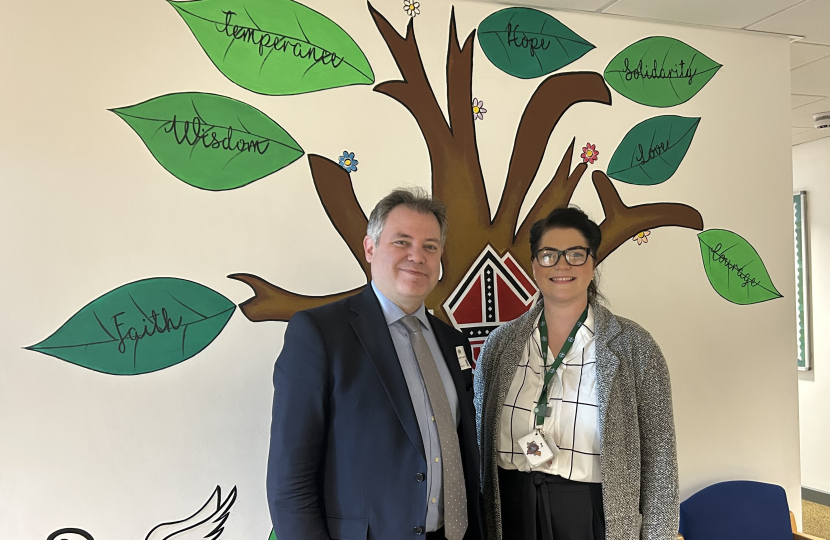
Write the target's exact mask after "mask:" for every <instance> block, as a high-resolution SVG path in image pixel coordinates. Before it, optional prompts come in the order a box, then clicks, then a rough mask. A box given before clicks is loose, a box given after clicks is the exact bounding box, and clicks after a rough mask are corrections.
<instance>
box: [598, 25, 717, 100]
mask: <svg viewBox="0 0 830 540" xmlns="http://www.w3.org/2000/svg"><path fill="white" fill-rule="evenodd" d="M720 68H721V64H718V63H717V62H715V61H714V60H712V59H711V58H709V57H708V56H706V55H705V54H703V53H702V52H700V51H698V50H697V49H695V48H693V47H690V46H688V45H686V44H685V43H683V42H682V41H679V40H676V39H674V38H670V37H665V36H654V37H648V38H645V39H642V40H640V41H638V42H636V43H633V44H631V45H629V46H628V47H626V48H625V49H623V51H622V52H620V53H619V54H618V55H617V56H615V57H614V58H613V59H612V60H611V62H609V64H608V67H606V68H605V80H606V81H608V84H609V85H611V88H613V89H614V90H616V91H617V92H619V93H620V94H622V95H624V96H625V97H627V98H628V99H630V100H631V101H636V102H637V103H641V104H643V105H648V106H650V107H673V106H675V105H679V104H681V103H685V102H686V101H688V100H690V99H692V98H693V97H694V96H695V94H697V93H698V92H699V91H700V89H701V88H703V87H704V86H706V83H708V82H709V80H710V79H711V78H712V77H714V76H715V73H717V72H718V70H719V69H720Z"/></svg>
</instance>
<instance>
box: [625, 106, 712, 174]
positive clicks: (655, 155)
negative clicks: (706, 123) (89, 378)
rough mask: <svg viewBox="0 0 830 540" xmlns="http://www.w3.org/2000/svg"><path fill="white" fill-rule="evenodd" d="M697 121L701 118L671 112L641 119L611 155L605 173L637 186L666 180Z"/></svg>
mask: <svg viewBox="0 0 830 540" xmlns="http://www.w3.org/2000/svg"><path fill="white" fill-rule="evenodd" d="M699 123H700V118H686V117H683V116H672V115H666V116H656V117H654V118H649V119H648V120H645V121H643V122H640V123H639V124H637V125H636V126H634V127H633V128H631V131H629V132H628V133H627V134H626V136H625V137H623V140H622V142H621V143H620V145H619V146H618V147H617V149H616V150H615V151H614V155H613V156H611V161H610V162H609V163H608V176H610V177H611V178H614V179H616V180H620V181H621V182H625V183H627V184H635V185H638V186H653V185H655V184H661V183H663V182H665V181H666V180H668V179H669V178H671V177H672V175H673V174H674V173H675V171H677V168H678V167H680V163H681V162H682V161H683V158H684V157H685V156H686V151H687V150H688V149H689V145H690V144H692V139H693V138H694V136H695V131H696V130H697V126H698V124H699Z"/></svg>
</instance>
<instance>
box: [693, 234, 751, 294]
mask: <svg viewBox="0 0 830 540" xmlns="http://www.w3.org/2000/svg"><path fill="white" fill-rule="evenodd" d="M706 247H708V248H709V252H710V253H711V254H712V260H713V261H715V262H717V263H721V264H723V265H724V266H725V267H726V268H727V270H729V271H730V272H735V273H737V275H738V277H739V278H740V279H741V280H742V281H743V283H741V287H746V286H747V285H750V286H752V287H757V286H758V285H760V284H761V283H760V282H759V281H758V280H757V279H755V278H754V277H752V276H750V275H749V273H748V272H744V268H746V267H747V265H748V264H749V263H746V264H745V265H743V266H738V265H737V264H735V263H733V262H732V261H730V260H729V258H728V257H727V256H726V250H725V249H723V244H721V243H720V242H718V245H716V246H715V247H710V246H706ZM727 249H728V248H727Z"/></svg>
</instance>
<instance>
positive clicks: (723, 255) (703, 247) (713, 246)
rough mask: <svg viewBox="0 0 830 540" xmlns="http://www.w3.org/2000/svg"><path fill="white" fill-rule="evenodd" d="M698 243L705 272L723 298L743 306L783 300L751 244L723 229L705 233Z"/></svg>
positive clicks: (699, 235)
mask: <svg viewBox="0 0 830 540" xmlns="http://www.w3.org/2000/svg"><path fill="white" fill-rule="evenodd" d="M697 239H698V241H699V242H700V254H701V256H702V257H703V269H704V270H705V271H706V276H707V277H708V278H709V283H711V284H712V287H713V288H714V289H715V291H716V292H717V293H718V294H719V295H721V296H722V297H724V298H726V299H727V300H729V301H730V302H734V303H735V304H741V305H745V304H757V303H758V302H765V301H767V300H774V299H776V298H781V297H782V296H781V294H780V293H779V292H778V290H777V289H776V288H775V285H773V284H772V280H771V279H770V277H769V274H768V273H767V269H766V267H765V266H764V262H763V261H762V260H761V257H760V256H759V255H758V252H756V251H755V248H753V247H752V246H751V245H750V244H749V242H747V241H746V240H744V239H743V238H741V237H740V236H738V235H737V234H735V233H733V232H731V231H725V230H723V229H710V230H708V231H703V232H702V233H700V234H698V235H697Z"/></svg>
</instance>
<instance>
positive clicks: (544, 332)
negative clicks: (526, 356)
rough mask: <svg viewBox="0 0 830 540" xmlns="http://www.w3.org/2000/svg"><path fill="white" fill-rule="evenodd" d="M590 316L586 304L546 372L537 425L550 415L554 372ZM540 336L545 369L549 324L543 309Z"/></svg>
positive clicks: (534, 410) (537, 410) (537, 413)
mask: <svg viewBox="0 0 830 540" xmlns="http://www.w3.org/2000/svg"><path fill="white" fill-rule="evenodd" d="M587 318H588V306H585V311H583V312H582V315H580V316H579V320H578V321H576V324H575V325H574V327H573V330H571V333H570V334H569V335H568V339H566V340H565V343H563V344H562V348H561V349H559V354H557V355H556V359H555V360H554V361H553V364H551V366H550V369H548V370H547V372H546V373H545V382H544V384H543V385H542V393H541V394H540V395H539V401H538V402H537V403H536V407H535V408H534V409H533V412H534V413H536V425H537V426H541V425H544V423H545V417H546V416H550V414H551V409H550V407H548V383H550V380H551V379H553V374H554V373H556V370H557V369H559V366H560V365H561V364H562V360H564V359H565V355H566V354H568V351H570V350H571V345H573V344H574V338H575V337H576V333H577V332H579V329H580V328H581V327H582V323H584V322H585V319H587ZM539 336H540V338H541V342H542V346H541V349H542V362H543V363H544V365H545V369H547V368H548V325H547V323H546V322H545V311H544V310H542V316H541V317H540V318H539Z"/></svg>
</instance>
